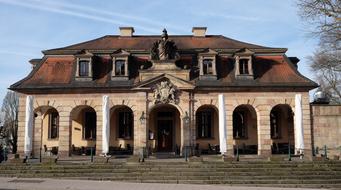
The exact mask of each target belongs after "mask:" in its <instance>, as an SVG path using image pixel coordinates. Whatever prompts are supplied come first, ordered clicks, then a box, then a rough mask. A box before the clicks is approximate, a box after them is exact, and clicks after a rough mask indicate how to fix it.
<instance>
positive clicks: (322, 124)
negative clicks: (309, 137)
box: [311, 104, 341, 157]
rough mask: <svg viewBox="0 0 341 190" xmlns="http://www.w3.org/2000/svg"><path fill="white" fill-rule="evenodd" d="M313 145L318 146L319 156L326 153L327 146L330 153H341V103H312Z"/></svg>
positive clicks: (331, 154)
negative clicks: (325, 147) (324, 149)
mask: <svg viewBox="0 0 341 190" xmlns="http://www.w3.org/2000/svg"><path fill="white" fill-rule="evenodd" d="M311 110H312V112H311V114H312V130H313V146H314V147H315V149H316V147H318V149H319V151H318V154H317V156H320V155H321V154H324V151H323V150H321V149H323V147H324V146H327V149H328V152H327V153H328V155H329V156H330V157H332V156H333V155H340V153H341V138H340V135H341V105H323V104H312V105H311Z"/></svg>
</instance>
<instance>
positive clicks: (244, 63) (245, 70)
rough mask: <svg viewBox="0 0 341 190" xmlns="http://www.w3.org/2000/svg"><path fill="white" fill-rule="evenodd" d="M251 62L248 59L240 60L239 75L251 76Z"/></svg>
mask: <svg viewBox="0 0 341 190" xmlns="http://www.w3.org/2000/svg"><path fill="white" fill-rule="evenodd" d="M248 63H249V60H248V59H239V73H240V74H241V75H248V74H249V66H248V65H249V64H248Z"/></svg>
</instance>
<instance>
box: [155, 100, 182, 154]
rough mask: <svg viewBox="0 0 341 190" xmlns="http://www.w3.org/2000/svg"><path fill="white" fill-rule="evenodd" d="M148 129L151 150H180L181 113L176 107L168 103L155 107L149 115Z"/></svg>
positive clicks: (176, 151)
mask: <svg viewBox="0 0 341 190" xmlns="http://www.w3.org/2000/svg"><path fill="white" fill-rule="evenodd" d="M148 131H149V138H148V149H149V151H150V152H168V153H171V152H172V153H178V152H179V150H180V144H181V138H180V133H181V130H180V113H179V111H178V110H177V108H176V107H174V106H172V105H168V104H162V105H157V106H156V107H154V108H153V109H152V110H151V112H150V115H149V124H148Z"/></svg>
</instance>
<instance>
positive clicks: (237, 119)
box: [233, 111, 247, 139]
mask: <svg viewBox="0 0 341 190" xmlns="http://www.w3.org/2000/svg"><path fill="white" fill-rule="evenodd" d="M246 116H247V115H246V113H245V112H244V111H235V112H233V138H235V139H240V138H247V123H246V118H247V117H246Z"/></svg>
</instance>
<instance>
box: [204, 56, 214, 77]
mask: <svg viewBox="0 0 341 190" xmlns="http://www.w3.org/2000/svg"><path fill="white" fill-rule="evenodd" d="M212 62H213V60H212V59H204V60H203V73H204V75H209V74H213V69H212Z"/></svg>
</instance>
